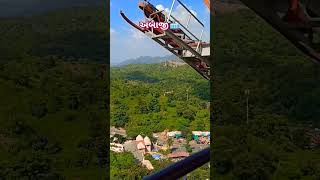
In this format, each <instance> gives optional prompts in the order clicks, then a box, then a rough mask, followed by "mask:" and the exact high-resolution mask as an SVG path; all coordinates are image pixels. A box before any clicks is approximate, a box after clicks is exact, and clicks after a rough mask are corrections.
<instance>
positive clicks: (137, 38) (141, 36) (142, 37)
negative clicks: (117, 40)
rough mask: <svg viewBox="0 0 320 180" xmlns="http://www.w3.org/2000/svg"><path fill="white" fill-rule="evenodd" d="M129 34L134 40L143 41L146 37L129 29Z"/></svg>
mask: <svg viewBox="0 0 320 180" xmlns="http://www.w3.org/2000/svg"><path fill="white" fill-rule="evenodd" d="M130 33H131V34H132V38H133V39H135V40H140V39H144V38H145V37H146V35H145V34H143V33H142V32H140V31H138V30H135V29H130Z"/></svg>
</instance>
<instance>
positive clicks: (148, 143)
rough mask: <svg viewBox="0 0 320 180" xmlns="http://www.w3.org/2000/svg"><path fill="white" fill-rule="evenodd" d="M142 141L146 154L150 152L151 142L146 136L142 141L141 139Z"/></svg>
mask: <svg viewBox="0 0 320 180" xmlns="http://www.w3.org/2000/svg"><path fill="white" fill-rule="evenodd" d="M143 141H144V145H145V148H146V150H147V151H148V152H151V148H152V147H151V145H152V144H151V140H150V138H149V137H148V136H146V137H144V139H143Z"/></svg>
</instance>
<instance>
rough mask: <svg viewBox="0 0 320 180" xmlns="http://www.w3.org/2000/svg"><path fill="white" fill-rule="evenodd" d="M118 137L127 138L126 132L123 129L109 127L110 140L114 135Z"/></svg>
mask: <svg viewBox="0 0 320 180" xmlns="http://www.w3.org/2000/svg"><path fill="white" fill-rule="evenodd" d="M116 134H118V135H120V136H123V137H127V132H126V130H125V129H123V128H116V127H114V126H111V127H110V138H111V137H113V136H114V135H116Z"/></svg>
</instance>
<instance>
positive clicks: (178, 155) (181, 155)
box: [167, 151, 190, 162]
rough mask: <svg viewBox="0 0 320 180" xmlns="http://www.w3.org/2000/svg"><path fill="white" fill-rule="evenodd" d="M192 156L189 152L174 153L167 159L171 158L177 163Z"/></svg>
mask: <svg viewBox="0 0 320 180" xmlns="http://www.w3.org/2000/svg"><path fill="white" fill-rule="evenodd" d="M189 155H190V154H189V153H188V152H184V151H181V152H174V153H170V154H168V155H167V158H171V160H172V161H174V162H177V161H180V160H182V159H184V158H186V157H188V156H189Z"/></svg>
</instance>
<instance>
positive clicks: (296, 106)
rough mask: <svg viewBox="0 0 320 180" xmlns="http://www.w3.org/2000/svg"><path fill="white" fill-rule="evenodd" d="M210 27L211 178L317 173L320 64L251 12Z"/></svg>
mask: <svg viewBox="0 0 320 180" xmlns="http://www.w3.org/2000/svg"><path fill="white" fill-rule="evenodd" d="M214 27H215V31H214V33H215V34H214V36H212V37H215V39H214V42H217V43H216V44H214V47H215V49H214V52H215V56H214V61H213V65H212V66H213V67H214V72H213V74H214V81H213V83H212V87H213V88H212V98H213V105H212V109H213V114H214V116H213V118H214V122H215V124H214V126H215V128H214V130H213V133H214V138H213V139H214V143H213V146H212V153H213V162H214V164H213V166H212V167H213V172H214V176H213V178H214V179H218V180H220V179H223V180H224V179H319V178H320V174H319V172H320V158H319V157H320V156H319V153H320V152H319V150H320V149H319V148H320V143H319V142H320V141H319V138H318V140H316V138H315V137H316V134H315V132H314V131H315V128H319V126H320V123H319V117H320V108H319V107H320V98H319V94H320V84H319V80H320V76H319V75H320V73H319V72H320V66H319V65H317V64H314V63H313V62H311V60H310V59H309V58H308V57H306V56H305V55H304V54H302V53H301V52H300V51H299V50H298V49H296V48H295V47H294V46H293V45H292V44H291V43H290V42H288V40H286V39H285V38H284V37H283V36H282V35H280V34H279V33H278V32H276V31H275V30H273V29H272V28H271V27H270V26H269V25H268V24H267V23H266V22H264V21H263V20H262V19H261V18H259V17H257V16H256V15H255V14H254V13H253V12H252V11H249V10H241V11H238V12H237V13H229V14H221V15H217V16H216V17H215V24H214ZM248 91H249V93H245V92H248ZM247 98H248V102H249V105H248V110H249V118H248V119H247V117H246V112H247V106H246V99H247ZM316 143H318V144H317V145H315V144H316ZM311 147H312V148H311Z"/></svg>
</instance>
